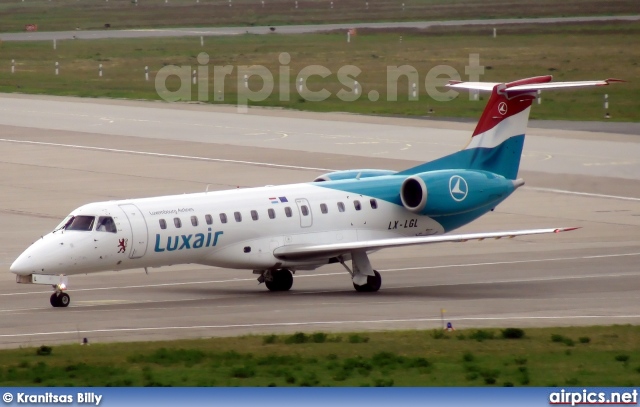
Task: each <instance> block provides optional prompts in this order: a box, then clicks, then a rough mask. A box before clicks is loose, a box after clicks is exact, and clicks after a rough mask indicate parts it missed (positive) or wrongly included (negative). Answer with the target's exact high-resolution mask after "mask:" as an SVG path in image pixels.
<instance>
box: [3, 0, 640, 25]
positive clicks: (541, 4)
mask: <svg viewBox="0 0 640 407" xmlns="http://www.w3.org/2000/svg"><path fill="white" fill-rule="evenodd" d="M366 3H367V1H366V0H335V1H334V2H333V8H331V6H330V1H329V0H298V8H295V1H294V0H265V3H264V6H263V5H262V3H261V1H260V0H233V1H232V7H229V1H228V0H200V2H199V3H196V0H169V2H168V3H165V2H164V0H138V5H137V6H136V5H135V3H134V2H133V1H132V0H110V1H109V2H105V1H104V0H91V1H78V0H53V1H49V0H26V1H24V2H21V1H20V0H6V1H2V2H0V21H2V24H0V32H11V31H22V30H23V29H24V26H25V25H26V24H37V25H38V27H39V29H40V31H59V30H75V29H82V30H92V29H102V28H104V25H105V24H106V23H108V24H111V27H112V28H114V29H129V28H161V27H202V26H253V25H287V24H311V23H332V22H340V23H345V22H357V21H369V22H370V21H411V20H444V19H486V18H507V17H512V18H522V17H549V16H575V15H621V14H637V13H638V7H637V0H616V1H601V0H564V1H562V2H558V1H555V0H520V1H518V2H510V3H504V2H503V1H498V0H403V1H397V0H370V1H369V2H368V3H369V7H367V6H366ZM403 3H404V5H405V7H404V9H403V8H402V4H403Z"/></svg>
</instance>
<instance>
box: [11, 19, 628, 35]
mask: <svg viewBox="0 0 640 407" xmlns="http://www.w3.org/2000/svg"><path fill="white" fill-rule="evenodd" d="M638 20H640V15H633V16H591V17H548V18H513V19H512V18H501V19H486V20H448V21H410V22H386V23H345V24H309V25H286V26H276V27H275V31H271V27H268V26H259V27H209V28H207V27H204V28H167V29H137V30H96V31H82V30H75V31H56V32H24V33H3V34H0V40H2V41H44V40H49V41H52V40H54V39H55V40H68V39H82V40H90V39H104V38H143V37H199V36H219V35H240V34H274V33H277V34H304V33H314V32H320V31H334V30H348V29H350V28H365V27H366V28H419V29H423V28H429V27H437V26H447V27H458V26H469V25H498V26H499V25H505V24H557V23H583V22H602V21H638Z"/></svg>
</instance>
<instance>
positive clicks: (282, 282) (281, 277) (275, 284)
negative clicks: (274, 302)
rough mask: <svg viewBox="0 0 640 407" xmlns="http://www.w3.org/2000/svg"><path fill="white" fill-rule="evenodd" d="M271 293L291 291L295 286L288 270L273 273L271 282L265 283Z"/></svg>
mask: <svg viewBox="0 0 640 407" xmlns="http://www.w3.org/2000/svg"><path fill="white" fill-rule="evenodd" d="M264 284H265V285H266V286H267V288H268V289H269V291H289V290H290V289H291V286H292V285H293V275H292V274H291V271H289V270H288V269H280V270H276V271H272V272H271V281H269V280H267V281H265V282H264Z"/></svg>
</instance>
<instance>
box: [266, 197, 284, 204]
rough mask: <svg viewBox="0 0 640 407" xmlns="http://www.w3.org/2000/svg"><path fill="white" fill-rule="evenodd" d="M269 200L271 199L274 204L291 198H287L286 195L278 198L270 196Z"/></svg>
mask: <svg viewBox="0 0 640 407" xmlns="http://www.w3.org/2000/svg"><path fill="white" fill-rule="evenodd" d="M269 200H270V201H271V203H272V204H277V203H280V202H282V203H284V202H289V200H287V197H286V196H281V197H278V198H269Z"/></svg>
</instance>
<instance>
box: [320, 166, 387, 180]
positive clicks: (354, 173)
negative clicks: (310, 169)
mask: <svg viewBox="0 0 640 407" xmlns="http://www.w3.org/2000/svg"><path fill="white" fill-rule="evenodd" d="M395 173H396V172H395V171H391V170H366V169H365V170H345V171H334V172H329V173H327V174H322V175H320V176H319V177H317V178H316V179H314V180H313V182H323V181H340V180H344V179H362V178H371V177H380V176H383V175H393V174H395Z"/></svg>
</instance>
